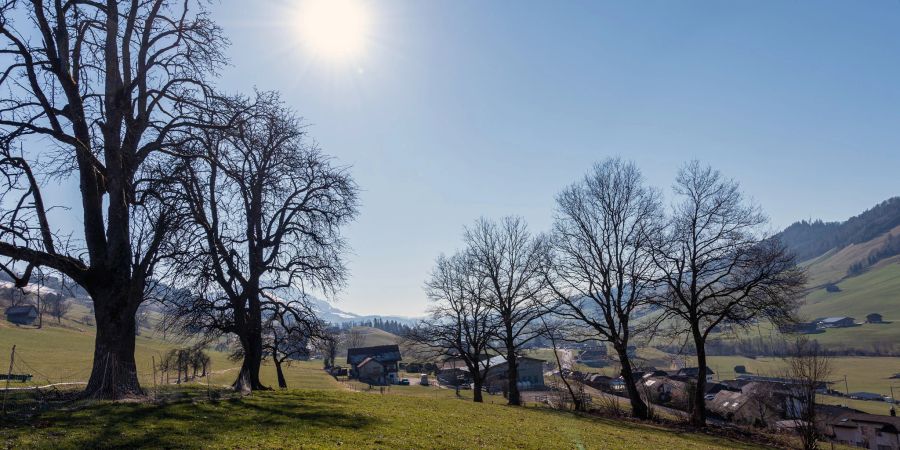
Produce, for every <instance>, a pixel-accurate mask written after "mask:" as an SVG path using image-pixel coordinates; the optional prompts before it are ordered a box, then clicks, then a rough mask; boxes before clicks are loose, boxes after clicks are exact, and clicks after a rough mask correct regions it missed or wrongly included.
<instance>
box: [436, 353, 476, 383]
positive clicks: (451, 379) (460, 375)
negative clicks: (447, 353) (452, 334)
mask: <svg viewBox="0 0 900 450" xmlns="http://www.w3.org/2000/svg"><path fill="white" fill-rule="evenodd" d="M437 377H438V381H439V382H440V383H441V384H446V385H450V386H456V385H460V384H467V383H471V382H472V374H471V373H469V367H468V366H467V365H466V363H465V362H464V361H463V360H461V359H449V360H447V361H444V362H443V363H442V364H441V365H440V366H438V373H437Z"/></svg>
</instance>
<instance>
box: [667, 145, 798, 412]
mask: <svg viewBox="0 0 900 450" xmlns="http://www.w3.org/2000/svg"><path fill="white" fill-rule="evenodd" d="M674 190H675V194H676V195H677V197H678V199H679V200H678V203H677V204H676V205H675V207H674V209H673V211H672V215H671V217H670V220H669V222H668V226H667V229H666V232H665V233H661V234H660V235H659V236H658V238H657V239H656V240H655V241H654V260H655V264H656V265H657V270H658V278H659V280H660V281H661V282H662V284H663V286H664V288H663V289H661V290H660V291H659V292H660V294H659V295H658V296H657V297H656V298H655V299H654V302H655V303H656V304H657V305H658V306H660V307H662V308H663V309H664V311H665V312H666V313H667V315H668V317H669V318H671V319H673V320H674V323H675V324H676V325H677V327H679V331H682V332H684V333H686V334H687V336H688V338H689V339H690V341H691V342H692V343H693V345H694V348H695V351H696V353H697V366H698V369H699V370H698V374H697V378H696V386H695V389H694V390H693V395H692V399H691V404H692V407H691V423H692V424H693V425H695V426H705V424H706V403H705V401H704V398H703V397H704V394H705V385H706V370H707V360H706V340H707V338H708V337H709V335H710V333H711V332H712V331H713V330H714V329H716V327H718V326H719V325H727V326H729V327H746V326H749V325H752V324H754V323H757V322H758V321H762V320H770V321H772V322H774V323H785V322H788V321H792V320H795V312H796V307H797V298H798V296H799V293H800V290H801V289H802V287H803V285H804V283H805V280H806V277H805V273H804V271H803V270H802V269H800V268H798V267H797V266H796V264H795V262H794V258H793V256H792V255H791V254H790V253H789V252H788V251H787V250H786V249H785V247H784V246H783V244H781V242H780V241H779V240H778V239H770V237H769V236H768V235H767V234H766V231H765V228H764V226H765V224H766V218H765V216H763V214H762V213H761V212H760V211H759V208H758V207H756V206H753V205H751V204H750V203H749V202H748V201H747V200H746V199H745V198H744V195H743V194H742V193H741V191H740V188H739V186H738V184H737V183H735V182H734V181H731V180H729V179H726V178H724V177H723V176H722V174H721V173H720V172H718V171H716V170H713V169H712V168H710V167H708V166H703V165H701V164H700V163H699V162H696V161H694V162H691V163H688V164H686V165H685V166H684V167H683V168H682V169H681V171H680V172H679V174H678V178H677V180H676V183H675V187H674Z"/></svg>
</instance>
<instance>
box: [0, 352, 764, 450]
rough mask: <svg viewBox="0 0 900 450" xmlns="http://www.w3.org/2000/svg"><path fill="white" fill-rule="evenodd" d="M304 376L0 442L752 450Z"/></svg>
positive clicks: (81, 415) (81, 416)
mask: <svg viewBox="0 0 900 450" xmlns="http://www.w3.org/2000/svg"><path fill="white" fill-rule="evenodd" d="M312 366H313V364H312V363H311V362H310V363H303V364H298V365H295V367H293V368H292V369H291V371H292V372H307V373H308V375H309V377H310V379H309V380H308V381H307V383H310V384H311V385H314V386H316V387H317V389H303V390H291V391H286V392H264V393H257V394H254V395H252V396H250V397H244V398H229V399H225V400H222V401H213V402H209V401H206V400H205V391H202V390H197V391H194V392H193V393H190V392H189V393H188V395H187V396H186V397H185V398H183V399H182V400H179V401H172V402H167V403H163V404H146V403H143V404H142V403H113V404H111V403H106V404H100V405H94V406H88V407H85V408H81V409H76V410H74V411H57V412H49V413H45V414H43V415H42V416H41V417H40V419H39V422H40V424H41V426H40V427H38V428H35V427H32V426H27V425H14V426H9V427H4V428H3V429H0V440H2V441H3V442H5V443H6V444H7V445H12V446H13V447H28V448H96V447H125V448H134V447H144V446H151V447H159V448H176V447H177V448H201V447H202V448H208V447H226V448H310V447H311V448H336V447H343V448H535V449H536V448H560V449H563V448H566V449H570V448H622V449H628V448H635V449H637V448H667V449H698V448H699V449H705V448H710V449H712V448H755V447H753V446H752V445H749V444H744V443H739V442H734V441H729V440H726V439H723V438H720V437H716V436H709V435H705V434H692V433H682V432H678V431H673V430H671V429H663V428H657V427H654V426H649V425H641V424H634V423H630V422H622V421H614V420H607V419H600V418H589V417H579V416H576V415H573V414H571V413H564V412H556V411H552V410H548V409H544V408H534V407H531V408H510V407H507V406H502V405H500V404H491V403H485V404H475V403H472V402H470V401H466V400H460V399H455V398H452V397H450V396H436V395H432V396H423V395H420V394H418V393H417V392H418V391H416V390H415V388H414V387H410V388H409V389H407V390H403V389H398V388H399V387H394V388H393V390H392V392H391V393H387V394H384V395H382V394H379V393H377V391H376V392H375V393H370V392H352V391H349V390H346V389H342V387H341V386H340V385H338V384H335V383H333V381H331V379H330V378H329V377H327V376H325V375H324V373H323V372H322V371H321V370H317V369H315V368H313V367H312ZM315 374H319V375H318V376H316V375H315ZM304 386H306V385H304ZM434 391H445V392H448V393H449V392H451V391H448V390H437V389H435V390H434ZM398 394H399V395H398ZM425 399H427V402H423V400H425Z"/></svg>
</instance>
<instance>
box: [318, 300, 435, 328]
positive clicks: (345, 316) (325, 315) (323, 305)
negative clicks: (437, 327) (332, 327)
mask: <svg viewBox="0 0 900 450" xmlns="http://www.w3.org/2000/svg"><path fill="white" fill-rule="evenodd" d="M311 303H312V305H313V309H315V311H316V314H317V315H318V316H319V318H320V319H322V320H325V321H326V322H331V323H344V322H366V321H370V320H372V319H374V318H376V317H377V318H379V319H383V320H395V321H397V322H400V323H402V324H406V325H412V324H414V323H415V322H416V321H418V320H419V319H418V318H416V317H405V316H382V315H367V316H363V315H359V314H355V313H352V312H347V311H344V310H342V309H338V308H335V307H334V306H333V305H331V304H330V303H328V302H326V301H324V300H320V299H317V298H314V299H312V301H311Z"/></svg>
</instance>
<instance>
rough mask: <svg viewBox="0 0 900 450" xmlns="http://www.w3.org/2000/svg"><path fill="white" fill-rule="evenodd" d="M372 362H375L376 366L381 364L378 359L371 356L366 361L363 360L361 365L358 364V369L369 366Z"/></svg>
mask: <svg viewBox="0 0 900 450" xmlns="http://www.w3.org/2000/svg"><path fill="white" fill-rule="evenodd" d="M370 362H374V363H375V364H381V363H380V362H378V360H377V359H375V358H373V357H371V356H369V357H367V358H366V359H364V360H362V361H361V362H360V363H359V364H357V365H356V367H363V366H365V365H366V364H369V363H370Z"/></svg>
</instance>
